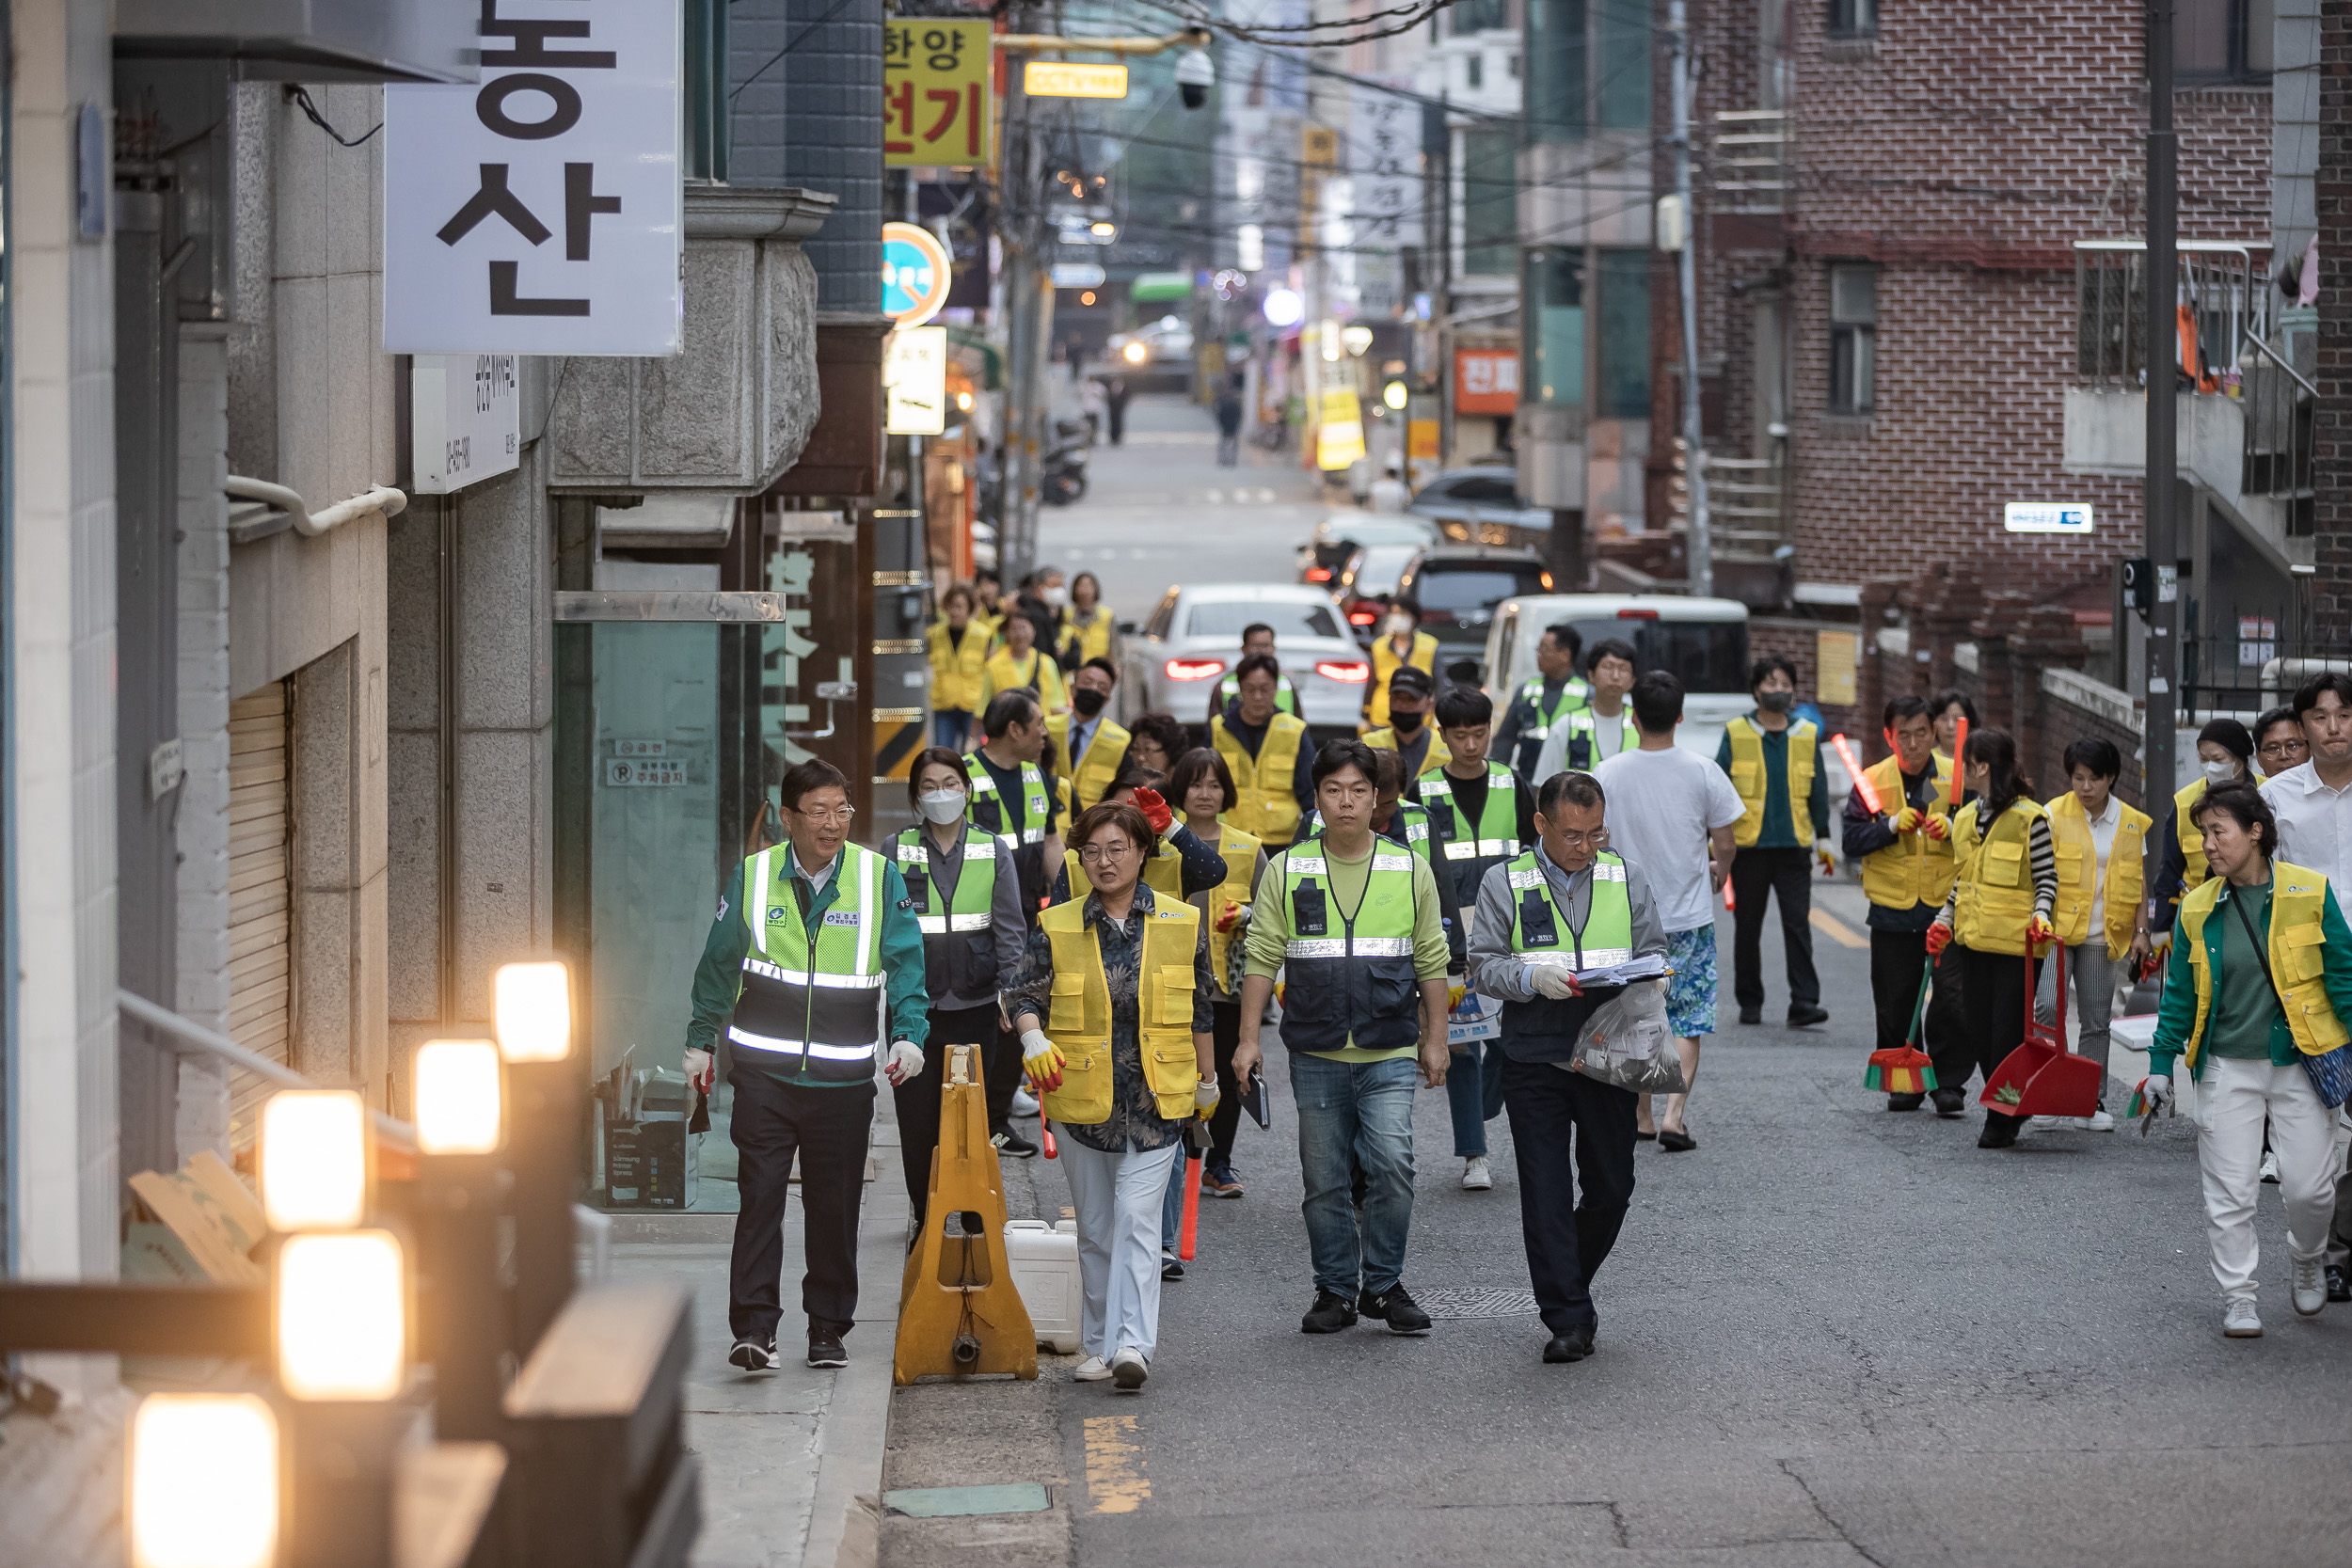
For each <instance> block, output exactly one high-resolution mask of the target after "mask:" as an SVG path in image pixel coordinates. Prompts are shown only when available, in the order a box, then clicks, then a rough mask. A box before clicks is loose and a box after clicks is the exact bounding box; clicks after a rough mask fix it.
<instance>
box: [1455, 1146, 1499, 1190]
mask: <svg viewBox="0 0 2352 1568" xmlns="http://www.w3.org/2000/svg"><path fill="white" fill-rule="evenodd" d="M1494 1184H1495V1173H1494V1172H1493V1171H1492V1170H1490V1169H1489V1168H1487V1165H1486V1156H1485V1155H1484V1154H1473V1155H1471V1156H1470V1158H1469V1159H1467V1160H1465V1161H1463V1162H1462V1190H1463V1191H1464V1192H1466V1193H1483V1192H1486V1191H1487V1190H1488V1189H1489V1188H1491V1187H1492V1186H1493V1185H1494Z"/></svg>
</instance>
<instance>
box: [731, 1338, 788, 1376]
mask: <svg viewBox="0 0 2352 1568" xmlns="http://www.w3.org/2000/svg"><path fill="white" fill-rule="evenodd" d="M727 1364H728V1365H729V1366H733V1367H740V1368H742V1369H743V1370H745V1371H747V1372H772V1371H774V1370H776V1369H777V1368H778V1367H781V1366H783V1365H784V1358H783V1357H782V1356H779V1355H778V1354H776V1341H775V1338H774V1336H772V1335H771V1336H770V1337H769V1338H765V1339H738V1340H736V1341H735V1348H734V1349H733V1350H731V1351H729V1352H727Z"/></svg>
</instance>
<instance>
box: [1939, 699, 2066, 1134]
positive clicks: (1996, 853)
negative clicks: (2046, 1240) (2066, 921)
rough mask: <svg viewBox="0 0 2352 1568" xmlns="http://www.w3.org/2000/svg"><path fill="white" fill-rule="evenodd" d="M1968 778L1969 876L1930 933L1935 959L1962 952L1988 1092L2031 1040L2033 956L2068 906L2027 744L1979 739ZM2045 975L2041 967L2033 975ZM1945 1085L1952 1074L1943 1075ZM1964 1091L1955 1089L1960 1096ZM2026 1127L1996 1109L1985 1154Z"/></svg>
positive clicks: (1958, 837) (1966, 1012) (1972, 746)
mask: <svg viewBox="0 0 2352 1568" xmlns="http://www.w3.org/2000/svg"><path fill="white" fill-rule="evenodd" d="M1963 761H1964V769H1963V773H1962V775H1961V776H1962V777H1963V779H1965V780H1966V781H1967V784H1968V786H1969V787H1970V788H1972V789H1974V790H1975V791H1976V792H1977V799H1975V800H1971V801H1970V802H1969V803H1968V804H1966V805H1964V806H1963V807H1961V808H1960V815H1959V816H1955V817H1953V818H1952V847H1953V849H1954V851H1955V852H1956V854H1957V856H1958V861H1959V871H1958V875H1957V876H1956V877H1955V878H1954V879H1953V881H1952V892H1951V896H1950V897H1949V898H1947V899H1946V900H1945V903H1944V909H1943V911H1942V912H1941V913H1939V914H1938V915H1937V916H1936V917H1935V924H1934V925H1932V926H1930V927H1928V951H1929V952H1930V953H1941V952H1943V951H1944V949H1945V948H1946V947H1947V946H1948V945H1951V944H1952V943H1954V942H1957V943H1958V944H1959V949H1960V956H1961V966H1960V986H1961V998H1962V1005H1963V1013H1962V1017H1963V1020H1964V1027H1965V1028H1966V1030H1967V1035H1968V1040H1969V1043H1970V1044H1972V1045H1974V1046H1975V1047H1976V1059H1977V1060H1976V1065H1977V1066H1978V1068H1979V1069H1981V1070H1982V1071H1983V1073H1984V1076H1985V1078H1986V1080H1987V1081H1988V1082H1990V1081H1991V1079H1992V1077H1993V1074H1994V1072H1995V1071H1996V1070H1997V1069H1999V1068H2000V1065H2001V1060H2002V1058H2003V1057H2005V1056H2007V1055H2008V1054H2009V1053H2010V1052H2012V1051H2014V1050H2016V1049H2017V1048H2018V1046H2019V1045H2021V1044H2023V1043H2024V1042H2025V1038H2026V999H2027V998H2028V997H2029V996H2031V995H2032V994H2033V990H2032V986H2031V984H2030V981H2031V978H2032V975H2031V974H2028V965H2029V962H2030V960H2029V959H2028V958H2027V955H2028V954H2029V953H2030V954H2034V955H2039V954H2042V953H2046V952H2048V951H2049V942H2050V939H2051V936H2052V934H2053V932H2054V930H2055V927H2053V926H2052V925H2051V924H2050V910H2051V907H2052V906H2053V905H2054V904H2055V903H2056V902H2057V900H2058V860H2057V857H2056V855H2055V854H2054V853H2053V851H2052V849H2051V846H2050V816H2049V813H2047V812H2045V811H2043V810H2042V806H2041V804H2040V802H2038V801H2036V800H2034V798H2033V796H2032V793H2031V790H2032V785H2030V784H2027V783H2026V780H2025V779H2024V778H2023V777H2022V776H2021V775H2020V774H2019V773H2018V771H2017V743H2016V742H2015V741H2013V740H2011V739H2010V737H2009V736H2008V735H2007V734H2006V733H2005V732H2003V731H2000V730H1972V731H1970V732H1969V735H1968V754H1967V756H1966V758H1965V759H1963ZM2032 972H2033V974H2039V973H2040V970H2039V966H2038V965H2034V966H2032ZM1937 1077H1938V1079H1939V1080H1940V1079H1941V1077H1942V1074H1941V1073H1939V1074H1937ZM1960 1086H1961V1085H1958V1084H1954V1085H1951V1087H1953V1088H1958V1087H1960ZM2025 1124H2026V1118H2025V1117H2012V1116H2009V1115H2006V1114H2005V1113H2003V1112H2000V1111H1995V1110H1993V1109H1991V1108H1990V1107H1988V1108H1987V1109H1986V1111H1985V1116H1984V1132H1983V1135H1982V1136H1980V1137H1979V1138H1978V1139H1977V1147H1978V1148H2008V1147H2009V1146H2010V1145H2011V1144H2013V1143H2015V1142H2016V1141H2017V1133H2018V1131H2019V1130H2020V1129H2021V1128H2023V1127H2024V1126H2025Z"/></svg>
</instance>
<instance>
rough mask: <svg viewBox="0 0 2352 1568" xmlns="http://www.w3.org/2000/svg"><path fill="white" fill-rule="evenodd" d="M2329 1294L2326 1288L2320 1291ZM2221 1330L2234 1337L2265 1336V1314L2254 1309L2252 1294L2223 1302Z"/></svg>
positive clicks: (2322, 1293)
mask: <svg viewBox="0 0 2352 1568" xmlns="http://www.w3.org/2000/svg"><path fill="white" fill-rule="evenodd" d="M2319 1293H2320V1294H2321V1295H2322V1296H2323V1297H2324V1296H2326V1295H2327V1293H2328V1292H2327V1291H2326V1290H2325V1289H2323V1290H2321V1291H2320V1292H2319ZM2221 1332H2222V1333H2223V1334H2225V1335H2227V1336H2229V1337H2230V1338H2233V1339H2259V1338H2262V1337H2263V1316H2262V1314H2261V1313H2260V1312H2257V1311H2255V1310H2254V1298H2253V1297H2252V1296H2234V1297H2233V1298H2231V1299H2230V1300H2228V1301H2225V1302H2223V1303H2222V1304H2221Z"/></svg>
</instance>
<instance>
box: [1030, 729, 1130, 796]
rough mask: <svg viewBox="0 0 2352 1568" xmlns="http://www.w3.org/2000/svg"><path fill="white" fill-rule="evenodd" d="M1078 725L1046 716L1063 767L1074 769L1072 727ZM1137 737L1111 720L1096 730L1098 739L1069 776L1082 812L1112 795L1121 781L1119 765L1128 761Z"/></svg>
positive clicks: (1071, 788) (1046, 731)
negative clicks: (1129, 747)
mask: <svg viewBox="0 0 2352 1568" xmlns="http://www.w3.org/2000/svg"><path fill="white" fill-rule="evenodd" d="M1073 722H1075V721H1074V720H1073V719H1072V717H1071V716H1070V715H1069V714H1067V713H1053V714H1048V715H1046V718H1045V733H1046V734H1047V735H1050V736H1053V737H1054V745H1055V747H1056V748H1057V751H1058V752H1059V754H1060V758H1061V765H1062V767H1063V768H1068V767H1069V766H1070V726H1071V725H1072V724H1073ZM1134 738H1135V737H1134V736H1131V735H1129V734H1128V733H1127V732H1126V731H1125V730H1123V729H1121V728H1120V727H1119V725H1117V724H1116V723H1113V722H1112V721H1110V720H1109V719H1104V720H1102V721H1099V722H1097V723H1096V724H1095V726H1094V739H1093V741H1092V742H1091V743H1090V744H1089V745H1088V747H1087V754H1086V755H1085V756H1083V757H1081V758H1080V759H1079V760H1078V768H1077V771H1076V772H1074V773H1072V774H1070V775H1069V778H1070V781H1071V784H1070V791H1071V794H1072V796H1073V797H1074V798H1075V800H1077V804H1078V809H1079V810H1080V811H1085V810H1087V809H1088V808H1089V807H1090V806H1092V805H1093V804H1094V803H1095V802H1096V801H1098V800H1101V799H1102V798H1103V797H1104V796H1105V795H1108V794H1109V793H1110V792H1111V781H1112V780H1113V779H1116V778H1118V777H1119V765H1120V763H1122V762H1124V761H1126V760H1127V742H1128V741H1130V740H1132V739H1134Z"/></svg>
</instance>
